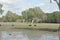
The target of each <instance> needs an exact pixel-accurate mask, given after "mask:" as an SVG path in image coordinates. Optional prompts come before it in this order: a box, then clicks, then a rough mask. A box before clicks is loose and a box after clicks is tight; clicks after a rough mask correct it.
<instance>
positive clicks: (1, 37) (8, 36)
mask: <svg viewBox="0 0 60 40" xmlns="http://www.w3.org/2000/svg"><path fill="white" fill-rule="evenodd" d="M0 40H59V35H58V32H48V31H39V30H19V31H16V30H15V31H11V30H10V31H0Z"/></svg>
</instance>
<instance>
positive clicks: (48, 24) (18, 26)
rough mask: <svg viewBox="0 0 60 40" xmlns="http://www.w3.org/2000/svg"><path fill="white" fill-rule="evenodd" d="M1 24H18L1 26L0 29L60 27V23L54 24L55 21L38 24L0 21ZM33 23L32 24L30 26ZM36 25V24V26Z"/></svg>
mask: <svg viewBox="0 0 60 40" xmlns="http://www.w3.org/2000/svg"><path fill="white" fill-rule="evenodd" d="M0 24H4V25H12V24H13V25H16V26H0V30H4V29H12V28H17V29H19V28H48V29H58V28H59V25H60V24H53V23H38V24H31V23H19V22H0ZM29 25H32V26H29ZM34 25H36V26H34Z"/></svg>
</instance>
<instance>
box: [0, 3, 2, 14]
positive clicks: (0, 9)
mask: <svg viewBox="0 0 60 40" xmlns="http://www.w3.org/2000/svg"><path fill="white" fill-rule="evenodd" d="M2 6H3V5H2V4H0V14H2V12H3V10H2Z"/></svg>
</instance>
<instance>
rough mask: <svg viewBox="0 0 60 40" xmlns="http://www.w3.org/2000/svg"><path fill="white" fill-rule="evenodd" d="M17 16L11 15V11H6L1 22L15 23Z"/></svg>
mask: <svg viewBox="0 0 60 40" xmlns="http://www.w3.org/2000/svg"><path fill="white" fill-rule="evenodd" d="M18 18H19V16H18V15H17V14H16V13H12V12H11V11H8V12H7V14H6V15H5V16H3V21H7V22H15V21H16V20H17V19H18Z"/></svg>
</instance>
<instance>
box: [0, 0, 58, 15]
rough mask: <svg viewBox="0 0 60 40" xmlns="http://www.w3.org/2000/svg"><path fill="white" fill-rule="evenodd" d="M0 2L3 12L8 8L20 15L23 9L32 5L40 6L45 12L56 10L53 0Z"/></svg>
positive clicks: (5, 0)
mask: <svg viewBox="0 0 60 40" xmlns="http://www.w3.org/2000/svg"><path fill="white" fill-rule="evenodd" d="M0 3H2V4H3V8H2V9H3V10H4V11H5V12H7V11H8V10H10V11H12V12H15V13H17V14H19V15H21V12H22V11H23V10H26V9H28V8H32V7H40V8H41V9H42V10H43V11H44V12H45V13H46V12H53V11H57V10H58V6H57V4H56V3H55V2H54V1H53V3H50V1H49V0H0ZM5 12H4V13H5Z"/></svg>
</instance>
